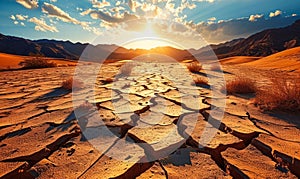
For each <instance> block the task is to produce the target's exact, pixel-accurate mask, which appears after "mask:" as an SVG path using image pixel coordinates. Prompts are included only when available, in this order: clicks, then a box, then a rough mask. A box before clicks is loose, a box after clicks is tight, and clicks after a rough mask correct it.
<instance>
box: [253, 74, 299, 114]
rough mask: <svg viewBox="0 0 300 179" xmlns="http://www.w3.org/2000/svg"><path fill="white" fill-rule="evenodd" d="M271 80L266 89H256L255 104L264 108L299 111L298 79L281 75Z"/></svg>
mask: <svg viewBox="0 0 300 179" xmlns="http://www.w3.org/2000/svg"><path fill="white" fill-rule="evenodd" d="M271 82H272V86H271V87H269V88H268V89H267V90H260V91H258V93H257V96H256V98H255V104H256V105H258V106H259V107H260V108H261V109H264V110H271V111H272V110H279V111H297V112H300V79H299V78H296V79H290V80H289V79H287V78H286V77H281V78H276V79H272V80H271Z"/></svg>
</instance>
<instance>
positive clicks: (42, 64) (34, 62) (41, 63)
mask: <svg viewBox="0 0 300 179" xmlns="http://www.w3.org/2000/svg"><path fill="white" fill-rule="evenodd" d="M19 65H20V66H22V68H23V69H38V68H52V67H57V64H56V63H54V62H49V61H47V60H45V59H42V58H38V57H37V58H32V59H25V60H24V61H22V62H20V63H19Z"/></svg>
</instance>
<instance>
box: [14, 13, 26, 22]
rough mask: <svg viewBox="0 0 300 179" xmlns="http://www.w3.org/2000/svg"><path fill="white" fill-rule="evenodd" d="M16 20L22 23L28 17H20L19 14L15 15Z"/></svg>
mask: <svg viewBox="0 0 300 179" xmlns="http://www.w3.org/2000/svg"><path fill="white" fill-rule="evenodd" d="M16 18H17V19H18V20H20V21H24V20H26V19H27V18H28V16H24V15H21V14H17V15H16Z"/></svg>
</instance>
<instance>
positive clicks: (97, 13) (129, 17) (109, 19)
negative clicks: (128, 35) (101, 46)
mask: <svg viewBox="0 0 300 179" xmlns="http://www.w3.org/2000/svg"><path fill="white" fill-rule="evenodd" d="M89 14H90V16H91V17H92V18H93V19H101V20H104V21H106V22H110V23H120V22H124V21H128V20H134V19H137V18H138V17H137V16H135V15H132V14H129V13H127V12H125V13H124V14H123V15H122V17H113V16H111V15H109V14H108V13H104V12H102V11H100V10H99V11H95V10H93V11H90V12H89Z"/></svg>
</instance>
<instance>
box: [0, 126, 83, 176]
mask: <svg viewBox="0 0 300 179" xmlns="http://www.w3.org/2000/svg"><path fill="white" fill-rule="evenodd" d="M79 134H80V132H76V131H75V132H73V133H69V134H64V135H62V136H60V137H59V138H58V139H56V140H55V141H54V142H52V143H50V144H48V145H46V146H45V147H44V148H43V149H41V150H39V151H37V152H35V153H33V154H30V155H27V156H19V157H15V158H9V159H5V160H2V161H1V162H27V163H28V165H27V166H26V167H24V169H23V170H22V172H20V171H17V172H16V171H11V172H9V173H8V174H6V175H5V176H3V178H11V176H13V178H22V177H24V176H27V177H29V176H30V174H28V173H27V170H28V169H30V168H31V167H32V166H33V165H35V164H36V163H38V162H39V161H41V160H42V159H44V158H48V157H49V156H50V155H51V154H52V153H53V152H55V151H56V150H58V149H59V148H60V147H61V146H63V145H64V144H65V143H66V142H68V141H69V140H71V139H72V138H74V137H77V136H79ZM31 177H32V178H33V176H31Z"/></svg>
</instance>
